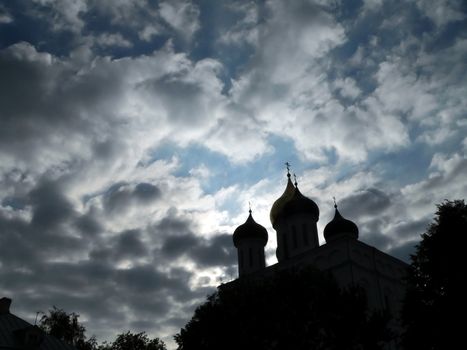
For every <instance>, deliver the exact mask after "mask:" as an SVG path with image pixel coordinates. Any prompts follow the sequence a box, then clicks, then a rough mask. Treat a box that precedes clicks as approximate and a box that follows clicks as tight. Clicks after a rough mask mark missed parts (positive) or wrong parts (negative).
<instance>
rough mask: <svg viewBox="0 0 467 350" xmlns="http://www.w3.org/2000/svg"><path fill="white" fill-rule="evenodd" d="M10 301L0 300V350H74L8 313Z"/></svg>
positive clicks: (6, 299) (7, 299)
mask: <svg viewBox="0 0 467 350" xmlns="http://www.w3.org/2000/svg"><path fill="white" fill-rule="evenodd" d="M10 305H11V299H9V298H1V299H0V350H3V349H9V350H76V349H75V348H74V347H73V346H71V345H69V344H67V343H65V342H63V341H61V340H59V339H57V338H55V337H53V336H51V335H48V334H46V333H44V332H43V331H42V330H41V329H40V328H39V327H37V326H33V325H31V324H30V323H28V322H26V321H25V320H23V319H21V318H19V317H17V316H15V315H13V314H12V313H10Z"/></svg>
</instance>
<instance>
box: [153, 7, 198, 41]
mask: <svg viewBox="0 0 467 350" xmlns="http://www.w3.org/2000/svg"><path fill="white" fill-rule="evenodd" d="M159 8H160V15H161V17H162V18H163V19H164V20H165V21H166V22H167V23H169V24H170V25H171V26H172V27H173V28H174V29H175V30H176V31H178V32H179V33H180V34H181V35H182V36H183V37H184V38H185V39H186V40H189V39H190V38H191V37H192V36H193V35H194V34H195V33H196V31H197V30H198V29H199V28H200V23H199V14H200V12H199V9H198V7H197V6H196V5H195V4H193V3H192V2H191V1H187V0H175V1H164V2H162V3H160V4H159Z"/></svg>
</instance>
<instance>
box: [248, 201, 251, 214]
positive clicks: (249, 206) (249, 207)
mask: <svg viewBox="0 0 467 350" xmlns="http://www.w3.org/2000/svg"><path fill="white" fill-rule="evenodd" d="M248 212H249V213H250V214H251V202H250V201H248Z"/></svg>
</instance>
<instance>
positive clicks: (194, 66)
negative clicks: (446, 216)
mask: <svg viewBox="0 0 467 350" xmlns="http://www.w3.org/2000/svg"><path fill="white" fill-rule="evenodd" d="M466 13H467V8H466V5H465V2H463V1H448V0H446V1H438V2H433V1H429V0H414V1H383V0H374V1H370V0H366V1H329V2H327V1H321V0H316V1H294V2H286V1H279V0H274V1H266V2H264V1H257V2H256V1H229V2H227V1H225V2H223V1H219V2H217V1H216V2H210V1H193V2H191V1H188V0H176V1H145V0H128V1H122V2H115V1H94V0H73V1H71V0H66V1H65V0H64V1H54V0H41V1H39V0H34V1H26V0H18V1H1V0H0V297H2V296H5V297H10V298H12V299H13V304H12V311H13V312H14V313H15V314H18V315H20V316H21V317H23V318H25V319H26V320H28V321H30V322H33V321H34V317H35V315H36V312H37V311H39V310H41V311H44V312H45V311H46V310H47V309H48V308H51V307H52V306H53V305H56V306H57V307H59V308H63V309H65V310H66V311H69V312H76V313H79V314H80V315H81V321H83V322H84V324H85V325H86V328H87V329H88V333H89V335H92V334H95V335H96V336H97V337H98V339H99V340H105V339H111V338H113V337H114V336H115V335H116V334H117V333H119V332H121V331H125V330H128V329H130V330H132V331H146V332H147V333H148V334H149V335H152V336H157V337H163V339H164V341H167V342H168V343H169V344H168V345H169V346H173V341H172V340H171V337H172V335H174V334H175V333H176V332H177V331H178V330H179V329H180V327H182V326H183V325H184V324H185V323H186V322H187V320H188V319H189V318H190V317H191V315H192V311H193V310H194V308H195V307H196V305H197V304H198V303H199V302H201V301H203V300H204V298H205V296H206V294H208V293H210V292H211V291H213V289H214V288H215V286H216V285H218V284H219V283H220V281H221V280H222V281H228V280H231V279H232V278H234V277H235V276H236V255H235V254H236V252H235V248H234V246H233V243H232V233H233V231H234V229H235V228H236V227H237V226H238V225H240V224H242V223H243V222H245V220H246V218H247V216H248V202H251V207H252V210H253V212H254V217H255V220H256V221H257V222H258V223H260V224H261V225H263V226H265V227H266V229H267V230H268V233H269V240H268V244H267V246H266V260H267V263H268V264H272V263H274V262H275V261H276V258H275V255H274V254H275V248H276V241H275V235H274V231H273V230H272V228H271V225H270V222H269V218H268V217H269V210H270V208H271V205H272V203H273V201H274V200H275V199H276V198H278V196H279V195H280V194H281V193H282V191H283V189H284V186H285V180H286V177H285V174H286V170H285V165H284V163H285V162H286V161H288V162H290V163H291V165H292V171H293V172H295V173H296V175H297V180H298V182H299V186H300V190H301V192H302V193H303V194H304V195H306V196H308V197H310V198H312V199H313V200H315V201H316V203H317V204H318V205H319V208H320V211H321V212H320V220H319V222H318V234H319V239H320V241H321V242H323V229H324V226H325V225H326V224H327V223H328V222H329V221H330V220H331V219H332V217H333V211H334V208H333V200H332V197H333V196H334V197H336V199H337V202H338V203H339V210H341V211H342V213H343V215H344V216H345V217H346V218H349V219H351V220H352V221H354V222H355V223H356V224H357V225H358V228H359V231H360V239H361V240H362V241H363V242H366V243H368V244H371V245H374V246H376V247H377V248H379V249H381V250H383V251H385V252H388V253H390V254H392V255H394V256H397V257H399V258H401V259H404V260H407V257H408V254H410V253H411V252H412V251H413V246H414V244H415V243H417V242H418V241H419V235H420V234H421V233H423V232H424V231H425V229H426V227H427V225H428V223H429V222H430V221H431V220H432V218H433V214H434V212H435V210H436V208H435V204H437V203H440V202H442V201H443V200H444V199H454V198H465V194H466V193H467V183H466V181H465V173H467V156H466V151H467V138H466V135H467V114H466V111H467V99H466V98H465V96H467V85H466V83H465V82H466V81H467V79H466V78H467V77H466V74H467V73H466V72H467V69H466V62H467V31H466V28H467V25H466V24H467V15H466Z"/></svg>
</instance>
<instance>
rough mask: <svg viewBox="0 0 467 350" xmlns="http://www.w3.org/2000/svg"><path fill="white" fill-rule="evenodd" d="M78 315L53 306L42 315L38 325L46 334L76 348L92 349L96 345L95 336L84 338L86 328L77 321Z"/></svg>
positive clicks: (81, 349)
mask: <svg viewBox="0 0 467 350" xmlns="http://www.w3.org/2000/svg"><path fill="white" fill-rule="evenodd" d="M78 318H79V315H78V314H75V313H74V312H72V313H70V314H68V313H66V312H65V311H64V310H62V309H58V308H56V307H55V306H54V307H53V309H50V310H49V313H48V315H44V316H42V318H41V320H40V322H39V327H40V328H41V329H42V330H43V331H45V332H46V333H47V334H50V335H52V336H54V337H55V338H58V339H60V340H63V341H65V342H67V343H68V344H71V345H73V346H74V347H76V349H78V350H94V349H96V347H97V342H96V339H95V337H91V338H90V339H86V335H85V332H86V328H85V327H84V326H83V325H82V324H80V323H79V321H78Z"/></svg>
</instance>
